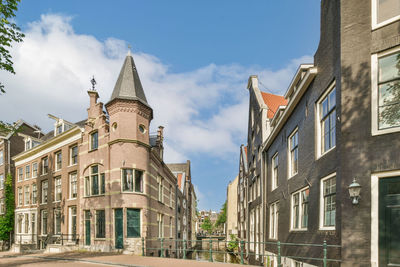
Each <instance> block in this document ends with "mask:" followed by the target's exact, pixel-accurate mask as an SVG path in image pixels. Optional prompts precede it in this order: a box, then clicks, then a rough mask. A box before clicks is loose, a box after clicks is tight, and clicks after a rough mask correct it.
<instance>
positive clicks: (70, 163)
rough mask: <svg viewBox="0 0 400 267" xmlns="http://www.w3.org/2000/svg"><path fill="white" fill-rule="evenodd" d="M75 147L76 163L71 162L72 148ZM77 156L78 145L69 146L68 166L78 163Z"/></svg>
mask: <svg viewBox="0 0 400 267" xmlns="http://www.w3.org/2000/svg"><path fill="white" fill-rule="evenodd" d="M75 147H76V163H73V157H72V156H73V151H74V150H73V149H74V148H75ZM78 157H79V151H78V145H73V146H71V147H70V148H69V166H74V165H77V164H78V161H79V159H78Z"/></svg>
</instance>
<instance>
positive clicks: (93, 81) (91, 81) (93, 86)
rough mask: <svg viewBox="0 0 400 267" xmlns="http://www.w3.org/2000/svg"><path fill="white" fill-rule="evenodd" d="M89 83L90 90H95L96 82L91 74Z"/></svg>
mask: <svg viewBox="0 0 400 267" xmlns="http://www.w3.org/2000/svg"><path fill="white" fill-rule="evenodd" d="M90 83H91V84H92V90H93V91H96V88H95V86H96V84H97V82H96V80H95V79H94V75H93V77H92V79H91V80H90Z"/></svg>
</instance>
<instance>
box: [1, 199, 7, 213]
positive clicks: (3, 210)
mask: <svg viewBox="0 0 400 267" xmlns="http://www.w3.org/2000/svg"><path fill="white" fill-rule="evenodd" d="M5 212H6V210H5V208H4V198H0V214H3V213H5Z"/></svg>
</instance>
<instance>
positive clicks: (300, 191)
mask: <svg viewBox="0 0 400 267" xmlns="http://www.w3.org/2000/svg"><path fill="white" fill-rule="evenodd" d="M307 189H308V190H310V187H309V186H306V187H303V188H302V189H300V190H297V191H296V192H293V193H292V195H291V202H290V230H291V231H306V230H307V229H308V227H303V224H302V222H303V199H302V192H303V191H305V190H307ZM296 194H298V195H299V227H297V228H296V227H295V225H294V214H293V205H294V196H295V195H296ZM308 203H310V200H308ZM308 211H309V209H308ZM308 218H309V217H308ZM307 226H308V219H307Z"/></svg>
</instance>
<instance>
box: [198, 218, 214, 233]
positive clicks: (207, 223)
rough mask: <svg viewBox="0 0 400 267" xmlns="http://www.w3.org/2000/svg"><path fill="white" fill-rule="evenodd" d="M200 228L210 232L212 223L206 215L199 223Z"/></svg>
mask: <svg viewBox="0 0 400 267" xmlns="http://www.w3.org/2000/svg"><path fill="white" fill-rule="evenodd" d="M201 229H203V230H204V231H206V232H207V233H209V234H211V232H212V229H213V226H212V223H211V221H210V218H208V217H206V218H205V219H204V222H203V223H202V225H201Z"/></svg>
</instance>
